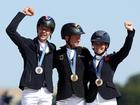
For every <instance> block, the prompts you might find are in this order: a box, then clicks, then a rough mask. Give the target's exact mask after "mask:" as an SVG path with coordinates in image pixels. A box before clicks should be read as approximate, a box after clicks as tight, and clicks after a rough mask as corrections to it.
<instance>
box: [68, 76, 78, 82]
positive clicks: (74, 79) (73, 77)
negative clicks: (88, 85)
mask: <svg viewBox="0 0 140 105" xmlns="http://www.w3.org/2000/svg"><path fill="white" fill-rule="evenodd" d="M70 78H71V80H72V81H73V82H75V81H77V80H78V75H76V74H72V75H71V77H70Z"/></svg>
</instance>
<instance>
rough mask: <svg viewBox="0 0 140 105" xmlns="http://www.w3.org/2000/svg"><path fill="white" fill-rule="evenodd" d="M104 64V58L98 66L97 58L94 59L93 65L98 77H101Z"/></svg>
mask: <svg viewBox="0 0 140 105" xmlns="http://www.w3.org/2000/svg"><path fill="white" fill-rule="evenodd" d="M102 65H103V58H102V59H101V60H100V61H99V63H98V66H97V67H96V59H95V58H94V59H93V66H94V68H95V73H96V76H97V78H101V68H102Z"/></svg>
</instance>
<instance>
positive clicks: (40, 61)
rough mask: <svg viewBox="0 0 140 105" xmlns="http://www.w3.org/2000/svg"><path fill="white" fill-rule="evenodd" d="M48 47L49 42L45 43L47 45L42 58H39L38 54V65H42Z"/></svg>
mask: <svg viewBox="0 0 140 105" xmlns="http://www.w3.org/2000/svg"><path fill="white" fill-rule="evenodd" d="M46 48H47V43H46V44H45V47H44V48H43V52H42V54H41V58H40V60H39V56H38V66H40V67H41V65H42V62H43V59H44V56H45V52H46Z"/></svg>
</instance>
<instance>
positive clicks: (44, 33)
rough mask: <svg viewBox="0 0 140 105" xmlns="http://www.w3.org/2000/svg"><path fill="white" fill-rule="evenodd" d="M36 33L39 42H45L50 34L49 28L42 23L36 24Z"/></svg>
mask: <svg viewBox="0 0 140 105" xmlns="http://www.w3.org/2000/svg"><path fill="white" fill-rule="evenodd" d="M37 33H38V39H39V41H40V42H46V41H47V39H48V37H49V36H50V35H51V34H52V32H51V29H50V28H49V27H45V26H43V25H40V26H38V28H37Z"/></svg>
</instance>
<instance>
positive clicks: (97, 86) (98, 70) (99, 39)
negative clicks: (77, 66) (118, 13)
mask: <svg viewBox="0 0 140 105" xmlns="http://www.w3.org/2000/svg"><path fill="white" fill-rule="evenodd" d="M124 25H125V28H126V29H127V32H128V35H127V37H126V40H125V43H124V45H123V47H122V48H121V49H120V50H119V51H118V52H114V53H113V54H107V49H108V47H109V44H110V37H109V34H108V33H107V32H105V31H102V30H99V31H96V32H94V33H93V35H92V37H91V44H92V49H93V51H94V53H95V56H94V57H93V59H92V61H91V63H90V66H89V76H88V77H89V82H90V83H89V89H88V92H87V94H86V101H87V104H86V105H117V98H118V97H120V93H119V92H118V90H117V89H116V87H115V85H114V83H113V77H114V73H115V71H116V69H117V66H118V64H119V63H121V62H122V61H123V60H124V59H125V58H126V57H127V55H128V54H129V51H130V49H131V46H132V42H133V37H134V34H135V30H134V28H133V26H132V23H131V22H129V21H126V22H125V24H124ZM87 83H88V82H87Z"/></svg>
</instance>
